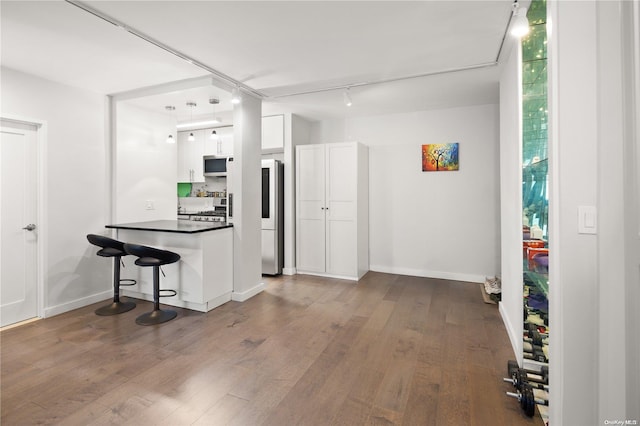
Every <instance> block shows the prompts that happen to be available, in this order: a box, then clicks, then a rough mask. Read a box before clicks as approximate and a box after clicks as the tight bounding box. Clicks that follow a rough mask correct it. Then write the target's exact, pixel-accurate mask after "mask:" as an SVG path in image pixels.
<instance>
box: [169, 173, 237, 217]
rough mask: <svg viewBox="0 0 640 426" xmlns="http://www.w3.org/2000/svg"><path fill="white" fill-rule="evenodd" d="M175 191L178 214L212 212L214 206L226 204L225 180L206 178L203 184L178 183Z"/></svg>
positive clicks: (222, 178)
mask: <svg viewBox="0 0 640 426" xmlns="http://www.w3.org/2000/svg"><path fill="white" fill-rule="evenodd" d="M177 190H178V192H177V195H178V206H177V208H178V211H179V212H181V213H182V212H185V213H194V212H198V211H203V210H212V209H213V208H214V207H215V206H221V205H225V204H224V203H226V197H227V179H226V178H225V177H206V178H205V181H204V182H192V183H184V182H180V183H178V185H177Z"/></svg>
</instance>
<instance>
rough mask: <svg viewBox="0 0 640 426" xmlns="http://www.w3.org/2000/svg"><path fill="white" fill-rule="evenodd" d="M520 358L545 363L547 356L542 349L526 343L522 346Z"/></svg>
mask: <svg viewBox="0 0 640 426" xmlns="http://www.w3.org/2000/svg"><path fill="white" fill-rule="evenodd" d="M522 356H523V357H524V358H526V359H530V360H533V361H538V362H547V356H546V355H545V354H544V351H543V350H542V347H541V346H537V345H532V344H531V343H527V342H524V343H523V345H522Z"/></svg>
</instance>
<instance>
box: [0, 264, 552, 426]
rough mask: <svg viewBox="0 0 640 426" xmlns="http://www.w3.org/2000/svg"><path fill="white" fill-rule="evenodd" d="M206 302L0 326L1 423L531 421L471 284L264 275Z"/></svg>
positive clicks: (505, 346)
mask: <svg viewBox="0 0 640 426" xmlns="http://www.w3.org/2000/svg"><path fill="white" fill-rule="evenodd" d="M265 280H266V281H267V283H268V287H267V289H266V291H264V292H263V293H261V294H259V295H257V296H255V297H254V298H252V299H250V300H248V301H246V302H244V303H236V302H229V303H227V304H225V305H223V306H221V307H219V308H217V309H215V310H213V311H211V312H209V313H207V314H203V313H199V312H193V311H188V310H183V309H178V318H177V319H175V320H173V321H171V322H168V323H165V324H162V325H159V326H150V327H144V326H138V325H136V324H135V322H134V320H135V318H136V316H138V315H140V314H141V313H143V312H145V311H148V310H150V309H151V304H150V303H148V302H144V301H137V302H138V307H137V308H136V309H134V310H133V311H130V312H127V313H124V314H121V315H117V316H111V317H99V316H96V315H95V314H94V313H93V311H94V309H96V308H97V307H99V306H101V305H102V304H104V303H99V304H96V305H92V306H88V307H85V308H82V309H78V310H75V311H73V312H68V313H66V314H63V315H59V316H56V317H53V318H48V319H44V320H40V321H36V322H32V323H29V324H26V325H22V326H20V327H16V328H12V329H8V330H4V331H3V332H2V333H1V334H0V339H1V341H0V344H1V346H2V348H1V349H2V351H1V355H2V358H1V364H2V382H1V388H0V392H1V410H2V417H1V419H2V425H4V426H11V425H32V424H65V425H94V424H96V425H101V424H118V425H120V424H128V425H227V424H229V425H277V426H283V425H392V424H397V425H400V424H402V425H482V426H485V425H509V426H512V425H541V424H542V421H541V420H540V419H539V417H534V418H533V419H529V418H527V417H526V416H525V415H524V414H522V412H521V411H520V409H519V406H518V403H517V401H516V400H515V399H512V398H508V397H507V396H506V395H505V391H507V390H511V389H510V388H511V386H510V385H509V384H507V383H504V382H503V381H502V377H503V376H504V375H505V370H506V364H507V360H509V359H512V358H514V355H513V352H512V350H511V346H510V344H509V339H508V337H507V334H506V331H505V328H504V325H503V324H502V321H501V319H500V315H499V313H498V309H497V306H496V305H488V304H485V303H483V301H482V297H481V294H480V290H479V288H478V287H479V286H478V285H477V284H470V283H461V282H454V281H445V280H435V279H427V278H417V277H407V276H398V275H390V274H381V273H373V272H370V273H368V274H367V275H366V276H365V278H364V279H362V280H361V281H360V282H358V283H357V284H356V283H353V282H350V281H342V280H335V279H326V278H319V277H312V276H304V275H297V276H292V277H288V276H284V277H278V278H265Z"/></svg>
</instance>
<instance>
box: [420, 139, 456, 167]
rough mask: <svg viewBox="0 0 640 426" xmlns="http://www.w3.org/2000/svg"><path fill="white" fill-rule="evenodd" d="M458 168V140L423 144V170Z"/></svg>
mask: <svg viewBox="0 0 640 426" xmlns="http://www.w3.org/2000/svg"><path fill="white" fill-rule="evenodd" d="M458 169H459V163H458V142H455V143H432V144H428V145H422V171H423V172H448V171H451V170H458Z"/></svg>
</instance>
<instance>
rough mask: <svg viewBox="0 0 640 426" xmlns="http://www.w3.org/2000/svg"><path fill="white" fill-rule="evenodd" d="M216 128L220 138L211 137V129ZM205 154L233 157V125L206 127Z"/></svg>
mask: <svg viewBox="0 0 640 426" xmlns="http://www.w3.org/2000/svg"><path fill="white" fill-rule="evenodd" d="M212 130H215V131H216V133H217V135H218V138H217V139H211V131H212ZM205 133H206V134H205V140H204V155H218V156H220V157H233V126H228V127H217V128H215V129H206V132H205Z"/></svg>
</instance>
